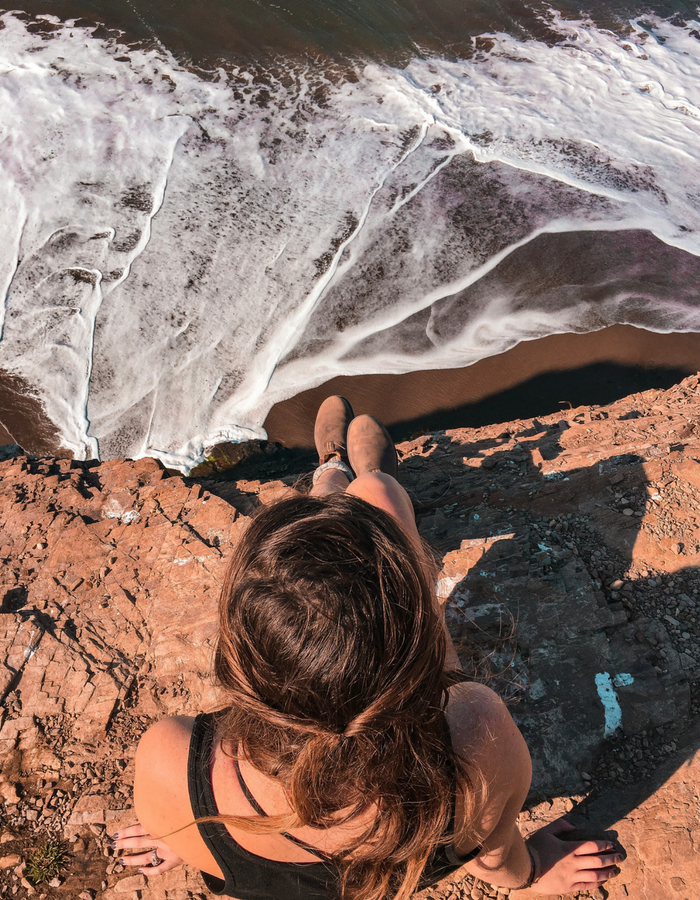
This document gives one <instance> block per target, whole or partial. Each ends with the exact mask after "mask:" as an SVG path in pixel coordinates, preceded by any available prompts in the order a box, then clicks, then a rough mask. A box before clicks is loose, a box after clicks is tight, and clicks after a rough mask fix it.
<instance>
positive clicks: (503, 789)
mask: <svg viewBox="0 0 700 900" xmlns="http://www.w3.org/2000/svg"><path fill="white" fill-rule="evenodd" d="M447 723H448V725H449V727H450V737H451V739H452V746H453V749H454V751H455V753H456V754H457V756H458V757H461V759H462V760H463V761H464V764H465V766H466V769H467V771H468V772H469V773H470V775H471V777H472V785H473V787H472V790H473V789H474V788H476V787H477V786H480V789H479V790H478V791H477V795H479V794H480V797H481V799H480V801H478V802H477V807H478V811H476V810H474V811H473V812H472V818H471V821H470V822H467V820H466V819H465V818H462V817H463V816H466V807H465V806H464V804H463V803H462V800H463V799H464V798H466V794H465V795H464V797H460V796H459V794H460V792H461V791H463V790H466V788H465V787H464V786H463V787H462V788H461V789H460V791H458V801H457V811H458V813H457V815H458V819H457V820H458V821H459V820H460V818H462V822H463V823H464V827H465V828H467V825H468V826H469V827H468V828H467V833H469V834H474V833H478V834H479V835H480V842H482V843H483V840H484V839H485V838H486V837H487V836H493V837H494V838H497V837H498V836H499V835H500V832H501V831H507V830H508V829H509V828H510V827H512V824H513V823H514V822H515V819H516V817H517V814H518V812H519V811H520V809H521V807H522V804H523V803H524V801H525V798H526V796H527V793H528V790H529V787H530V780H531V778H532V764H531V761H530V753H529V751H528V749H527V745H526V743H525V740H524V738H523V736H522V734H521V733H520V731H519V729H518V727H517V725H516V724H515V722H514V721H513V718H512V716H511V714H510V713H509V712H508V708H507V707H506V705H505V703H504V702H503V701H502V700H501V698H500V697H499V696H498V694H496V693H495V692H494V691H492V690H491V689H490V688H488V687H486V686H485V685H483V684H478V683H473V682H472V683H470V682H465V683H461V684H457V685H455V686H454V687H453V688H452V689H451V690H450V702H449V704H448V707H447ZM465 839H466V841H467V843H469V841H470V840H471V844H470V846H473V843H474V841H473V839H471V838H469V837H467V836H466V834H465Z"/></svg>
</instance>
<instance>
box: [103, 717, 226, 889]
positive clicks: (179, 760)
mask: <svg viewBox="0 0 700 900" xmlns="http://www.w3.org/2000/svg"><path fill="white" fill-rule="evenodd" d="M193 724H194V719H192V718H190V717H188V716H174V717H172V718H169V719H161V721H159V722H156V723H155V725H152V726H151V727H150V728H149V729H148V731H147V732H146V733H145V734H144V735H143V737H142V738H141V740H140V742H139V746H138V749H137V751H136V774H135V777H134V808H135V812H136V818H137V819H138V821H137V823H136V824H135V825H131V826H129V827H128V828H123V829H121V830H120V831H119V832H117V833H116V834H115V835H114V836H113V840H114V843H113V845H112V847H113V849H115V850H122V851H126V853H127V855H125V856H122V857H121V858H120V861H121V862H122V864H123V865H127V866H138V867H139V871H141V872H143V874H144V875H160V874H162V873H163V872H167V871H168V869H173V868H175V866H179V865H181V864H182V863H183V862H186V863H189V864H190V865H193V866H196V867H197V868H199V869H202V870H204V871H206V872H211V874H212V875H215V876H217V877H218V876H219V874H220V870H219V867H218V866H217V865H216V862H215V861H214V859H213V857H212V856H211V853H210V852H209V850H208V849H207V847H206V846H205V844H204V842H203V840H202V838H201V836H200V835H199V831H198V829H197V825H196V824H195V822H194V815H193V813H192V806H191V804H190V798H189V790H188V784H187V761H188V757H189V746H190V739H191V736H192V726H193ZM163 838H165V840H163ZM138 850H143V851H144V852H143V853H133V851H138ZM153 850H155V851H156V854H157V858H158V859H159V860H162V862H159V863H158V864H157V865H154V863H155V862H156V857H154V856H153Z"/></svg>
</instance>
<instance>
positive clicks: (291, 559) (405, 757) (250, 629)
mask: <svg viewBox="0 0 700 900" xmlns="http://www.w3.org/2000/svg"><path fill="white" fill-rule="evenodd" d="M315 438H316V446H317V448H318V450H319V455H320V458H321V465H320V466H319V468H318V469H317V470H316V472H315V475H314V486H313V489H312V490H311V493H310V494H309V495H306V496H303V495H299V496H297V497H293V498H291V499H286V500H282V501H280V502H278V503H276V504H274V505H272V506H269V507H265V508H263V510H262V511H261V512H260V513H259V514H258V515H257V516H255V518H254V519H253V520H252V521H251V523H250V525H249V526H248V528H247V530H246V532H245V534H244V535H243V537H242V539H241V541H240V543H239V545H238V546H237V548H236V550H235V552H234V556H233V558H232V560H231V564H230V567H229V571H228V575H227V578H226V581H225V584H224V588H223V592H222V596H221V603H220V620H219V635H218V644H217V649H216V657H215V672H216V676H217V678H218V680H219V682H220V684H221V686H222V687H223V689H224V691H225V692H226V694H227V698H228V704H229V705H228V707H227V708H226V709H225V710H222V711H221V712H219V713H216V714H213V715H199V716H197V718H195V719H193V718H189V717H185V716H181V717H175V718H169V719H165V720H163V721H160V722H158V723H156V724H155V725H153V726H152V727H151V728H150V729H149V730H148V731H147V732H146V734H145V735H144V737H143V738H142V740H141V743H140V744H139V748H138V752H137V756H136V782H135V807H136V813H137V816H138V819H139V824H137V825H134V826H132V827H130V828H126V829H123V830H122V831H120V832H118V834H117V835H115V843H114V845H113V846H114V848H115V849H118V850H124V851H129V852H132V855H130V856H123V857H122V862H123V863H124V864H126V865H130V866H139V867H140V871H142V872H143V873H144V874H145V875H148V876H151V875H154V874H159V873H161V872H165V871H167V870H168V869H171V868H173V867H174V866H176V865H179V864H181V863H182V862H186V863H188V864H190V865H192V866H196V867H197V868H198V869H200V870H201V871H202V873H203V875H204V879H205V882H206V883H207V886H208V887H209V888H210V889H211V890H212V891H213V892H214V893H219V894H225V895H227V896H232V897H238V898H240V900H273V898H274V900H311V898H319V900H321V898H328V900H331V898H334V900H336V898H337V900H340V898H343V900H383V898H393V897H395V898H398V900H407V898H408V897H410V896H411V894H412V893H413V892H414V890H416V889H417V888H419V887H422V886H425V885H427V884H430V883H433V882H434V881H436V880H437V879H439V878H442V877H444V876H445V875H448V874H451V873H457V872H463V873H467V872H468V873H470V874H472V875H474V876H476V877H477V878H480V879H482V880H483V881H486V882H488V883H490V884H492V885H498V886H503V887H507V888H511V889H513V888H526V887H530V886H531V885H532V884H535V885H536V888H535V889H536V890H537V892H538V893H543V894H565V893H568V892H569V891H576V890H586V889H591V888H593V887H595V886H597V885H599V884H601V883H602V882H604V881H606V880H607V879H608V878H610V877H612V876H613V875H615V874H617V872H618V871H619V870H618V869H617V863H618V862H620V859H621V858H620V856H619V855H617V853H616V852H615V851H614V849H613V845H612V844H610V843H609V842H607V841H590V840H589V841H585V842H574V841H566V840H564V839H562V837H560V836H559V835H562V834H563V833H565V832H566V831H568V830H570V829H571V826H570V825H569V824H568V823H567V822H566V821H565V820H558V821H556V822H553V823H551V824H550V825H548V826H547V827H546V828H542V829H540V830H539V831H537V832H535V833H534V834H533V835H532V836H530V837H529V838H528V839H527V841H525V840H523V838H522V836H521V834H520V831H519V830H518V825H517V817H518V813H519V812H520V809H521V807H522V805H523V803H524V801H525V798H526V796H527V793H528V790H529V786H530V778H531V765H530V756H529V753H528V750H527V747H526V745H525V741H524V740H523V738H522V735H521V734H520V732H519V731H518V729H517V727H516V726H515V723H514V722H513V720H512V718H511V716H510V714H509V713H508V711H507V709H506V707H505V706H504V704H503V703H502V701H501V700H500V699H499V698H498V697H497V696H496V694H495V693H494V692H493V691H491V690H490V689H489V688H487V687H485V686H484V685H481V684H478V683H474V682H470V681H468V680H467V679H466V676H465V675H464V673H463V672H462V671H461V669H460V663H459V660H458V657H457V653H456V651H455V648H454V645H453V644H452V641H451V639H450V637H449V634H448V633H447V629H446V627H445V624H444V615H443V610H442V609H441V608H440V606H439V604H438V601H437V599H436V595H435V590H434V572H433V570H432V567H431V565H430V563H429V562H428V556H427V554H426V553H425V552H424V550H423V547H422V544H421V540H420V538H419V536H418V531H417V529H416V524H415V519H414V515H413V508H412V506H411V502H410V500H409V498H408V495H407V494H406V492H405V491H404V490H403V488H402V487H401V486H400V485H399V484H398V482H397V481H396V474H397V460H396V452H395V450H394V445H393V443H392V442H391V439H390V437H389V435H388V433H387V432H386V429H385V428H384V426H383V425H381V423H379V422H378V421H377V420H376V419H374V418H372V417H370V416H359V417H357V418H354V417H353V413H352V409H351V408H350V404H349V403H348V402H347V401H346V400H344V399H343V398H341V397H330V398H328V399H327V400H326V401H325V402H324V403H323V404H322V406H321V408H320V410H319V413H318V417H317V420H316V428H315ZM145 848H155V849H149V850H148V851H147V852H143V851H144V849H145ZM134 851H136V852H134ZM453 877H454V876H453Z"/></svg>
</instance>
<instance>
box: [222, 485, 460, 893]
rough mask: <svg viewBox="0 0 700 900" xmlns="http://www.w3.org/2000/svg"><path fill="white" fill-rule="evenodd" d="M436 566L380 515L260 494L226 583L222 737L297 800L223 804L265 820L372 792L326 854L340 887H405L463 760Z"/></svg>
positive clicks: (410, 887)
mask: <svg viewBox="0 0 700 900" xmlns="http://www.w3.org/2000/svg"><path fill="white" fill-rule="evenodd" d="M432 576H433V573H432V572H431V571H430V568H429V565H428V563H427V561H426V559H425V558H423V557H422V556H421V554H419V552H418V551H417V550H416V548H415V546H414V545H413V543H412V542H411V541H410V540H409V538H408V537H407V536H406V535H405V533H404V532H403V531H402V530H401V528H400V527H399V525H398V524H397V522H396V521H395V520H394V519H393V518H392V517H391V516H389V515H388V514H387V513H385V512H383V511H382V510H379V509H377V508H376V507H374V506H371V505H370V504H368V503H366V502H365V501H363V500H360V499H358V498H356V497H353V496H351V495H347V494H331V495H329V496H327V497H324V498H315V497H309V496H300V497H294V498H291V499H287V500H282V501H280V502H278V503H277V504H274V505H272V506H268V507H265V508H263V509H262V511H261V512H260V513H259V514H258V515H257V516H256V517H255V518H254V519H253V520H252V521H251V523H250V524H249V526H248V528H247V529H246V531H245V533H244V534H243V536H242V538H241V540H240V542H239V544H238V546H237V548H236V550H235V552H234V556H233V558H232V560H231V564H230V566H229V570H228V574H227V577H226V580H225V583H224V587H223V591H222V595H221V602H220V610H219V636H218V641H217V647H216V654H215V674H216V676H217V678H218V680H219V682H220V684H221V685H222V687H223V688H224V689H225V691H226V692H227V695H228V700H229V703H230V706H229V708H228V709H227V710H226V711H224V712H223V713H222V714H221V719H220V723H219V727H220V731H221V733H222V735H223V741H224V743H225V742H230V745H231V746H232V748H233V750H232V751H229V752H234V753H237V752H239V748H240V750H241V751H242V752H243V754H245V757H246V758H247V759H248V760H249V761H250V762H251V764H252V765H254V766H255V767H256V768H257V769H259V770H260V771H261V772H263V773H265V774H266V775H269V776H271V777H274V778H277V779H279V780H280V781H281V783H283V784H284V785H285V787H286V789H287V794H288V798H289V802H290V805H291V807H292V809H293V814H292V815H291V816H283V817H280V816H277V817H271V818H268V819H262V818H261V819H254V818H253V819H251V818H248V817H219V819H220V820H224V821H230V822H231V824H235V825H237V826H238V827H242V828H245V830H247V831H257V832H267V833H269V832H271V831H282V830H287V829H289V828H294V827H298V826H312V827H317V828H329V827H332V826H333V825H337V824H339V822H341V821H349V820H352V819H353V818H354V817H356V816H358V815H360V814H361V813H366V812H367V811H368V810H370V809H372V808H374V810H375V811H376V815H375V816H373V817H369V818H368V821H369V824H368V826H367V828H366V829H365V830H364V832H363V833H362V834H361V835H360V836H359V837H358V838H356V839H355V840H354V841H352V842H351V843H350V844H349V845H348V846H346V847H344V848H343V849H342V850H341V851H339V852H338V853H337V854H335V855H334V857H333V859H334V862H336V863H337V865H338V867H339V870H340V875H341V886H342V892H343V897H344V898H345V900H382V898H384V897H386V896H388V895H395V896H396V898H397V900H407V898H408V897H409V896H410V894H411V893H412V892H413V891H414V890H415V888H416V887H417V885H418V882H419V879H420V875H421V872H422V870H423V868H424V866H425V863H426V860H427V859H428V858H429V856H430V854H431V852H432V850H433V849H434V848H435V846H436V845H437V844H439V843H441V842H444V841H445V840H447V839H449V836H447V837H446V836H445V830H446V828H447V827H448V824H449V821H450V817H451V812H452V803H453V798H454V791H455V783H454V773H455V771H457V768H458V765H457V763H456V761H455V759H454V757H453V754H452V750H451V747H450V746H449V741H446V740H445V737H446V736H445V723H444V710H445V707H446V703H447V690H448V687H449V685H450V683H451V679H450V676H449V674H448V673H446V672H445V671H444V661H445V637H444V632H443V628H442V624H441V621H440V619H439V616H438V613H437V604H436V601H435V596H434V589H433V579H432ZM460 777H461V778H462V779H463V780H465V781H466V782H467V783H468V778H467V776H466V773H464V772H462V773H461V776H460ZM241 822H244V823H245V824H241ZM282 823H283V824H282Z"/></svg>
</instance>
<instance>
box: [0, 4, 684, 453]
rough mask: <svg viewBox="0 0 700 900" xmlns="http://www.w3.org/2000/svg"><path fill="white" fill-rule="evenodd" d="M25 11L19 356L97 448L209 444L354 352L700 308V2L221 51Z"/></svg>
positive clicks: (376, 353) (8, 38)
mask: <svg viewBox="0 0 700 900" xmlns="http://www.w3.org/2000/svg"><path fill="white" fill-rule="evenodd" d="M1 21H2V24H3V26H4V27H3V28H2V29H1V30H0V202H1V203H2V209H3V212H4V215H3V217H2V219H1V220H0V298H4V302H3V303H2V305H1V306H0V327H1V328H2V340H1V341H0V367H2V368H5V369H7V370H9V371H12V372H14V373H17V374H18V375H21V376H22V377H23V378H25V379H26V380H27V381H28V382H30V383H31V384H33V385H34V386H35V387H36V390H37V392H38V393H39V395H40V397H41V398H42V400H43V403H44V405H45V408H46V411H47V413H48V415H49V416H50V418H51V419H52V420H53V421H54V422H55V423H56V424H57V426H58V427H59V429H60V431H61V434H62V438H63V442H64V445H65V446H66V447H68V448H69V449H71V450H72V451H73V452H74V453H75V454H76V455H77V456H79V457H83V458H84V457H95V456H97V455H98V454H99V455H100V456H101V457H102V458H106V457H114V456H131V457H139V456H143V455H150V456H156V457H159V458H161V459H162V460H163V461H164V462H165V463H166V464H168V465H171V466H177V467H180V468H182V469H183V470H186V469H187V468H188V467H190V466H191V465H192V464H193V463H194V462H195V461H196V460H197V459H198V458H199V457H200V456H201V453H202V448H203V447H205V446H207V445H210V444H213V443H216V442H217V441H220V440H224V439H226V440H244V439H246V438H249V437H255V436H264V432H263V431H262V423H263V421H264V419H265V416H266V413H267V411H268V410H269V409H270V407H271V406H272V405H273V404H274V403H276V402H277V401H279V400H281V399H284V398H287V397H290V396H292V395H293V394H295V393H297V392H298V391H301V390H304V389H307V388H310V387H313V386H315V385H317V384H320V383H321V382H323V381H326V380H327V379H329V378H331V377H333V376H335V375H339V374H355V373H370V372H405V371H409V370H415V369H419V368H441V367H456V366H463V365H467V364H470V363H472V362H475V361H476V360H478V359H480V358H483V357H485V356H489V355H492V354H495V353H500V352H502V351H504V350H505V349H507V348H508V347H511V346H513V345H514V344H516V343H517V342H519V341H522V340H529V339H533V338H537V337H541V336H544V335H547V334H552V333H555V332H567V331H592V330H596V329H598V328H602V327H605V326H606V325H609V324H614V323H627V324H632V325H638V326H641V327H644V328H648V329H652V330H657V331H684V330H687V331H700V299H699V298H698V293H697V287H696V286H697V283H698V276H700V258H699V257H700V238H699V237H698V235H699V233H700V189H699V188H698V184H700V164H699V161H698V151H697V148H698V146H700V52H699V51H700V45H699V41H700V26H698V25H691V24H689V25H684V26H681V25H673V24H670V23H669V22H665V21H662V20H659V19H653V20H651V19H645V20H644V21H643V22H642V21H634V22H632V23H630V27H629V30H628V32H627V33H625V34H622V35H620V34H617V35H616V34H613V33H611V32H607V31H604V30H602V29H600V28H597V27H596V26H595V25H593V24H592V23H590V22H585V21H580V22H571V21H564V20H562V19H559V18H558V17H557V16H556V15H555V14H553V18H552V24H553V26H554V27H556V29H557V31H558V33H559V35H560V37H561V40H559V42H557V43H554V44H553V45H550V44H545V43H541V42H539V41H536V40H530V41H518V40H516V39H515V38H513V37H511V36H508V35H506V34H494V35H490V36H487V37H485V38H484V39H481V40H480V41H479V42H478V46H480V47H481V49H480V50H479V51H478V52H477V53H476V54H475V55H474V56H473V57H472V58H470V59H468V60H462V61H446V60H441V59H414V60H413V61H412V62H411V63H410V64H409V65H408V66H406V67H405V68H403V69H398V68H392V67H390V66H383V65H380V64H377V63H372V64H366V65H359V64H358V65H357V66H355V67H354V68H353V67H347V68H346V69H344V70H342V71H341V70H338V71H327V72H325V73H324V71H323V70H321V69H320V68H314V67H313V66H311V65H306V66H304V65H301V64H295V65H292V64H291V63H289V64H288V65H287V66H285V65H284V64H283V63H281V62H280V64H279V66H278V67H277V69H276V71H275V72H274V73H273V72H272V71H267V72H261V71H256V70H253V69H250V70H246V69H242V68H241V69H237V68H235V67H231V66H228V67H226V68H223V67H222V68H221V69H219V70H218V71H215V72H207V73H202V72H197V71H195V70H190V69H187V68H185V67H183V66H182V65H180V64H178V63H177V62H176V60H175V59H174V58H173V57H172V56H170V55H169V54H168V53H167V52H166V51H165V50H164V49H162V48H157V47H156V48H154V49H150V50H149V49H143V48H135V47H130V46H128V45H126V44H124V43H121V42H120V41H119V40H118V39H115V38H108V37H98V36H96V33H95V30H94V29H93V28H90V27H84V26H78V25H77V24H76V23H75V22H65V23H64V22H60V21H59V20H58V19H55V18H53V17H49V16H45V17H42V18H41V19H40V20H35V21H34V22H29V20H28V19H27V18H26V17H23V16H21V15H18V14H12V13H8V14H5V15H3V16H2V17H1ZM37 21H38V24H39V27H37Z"/></svg>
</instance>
